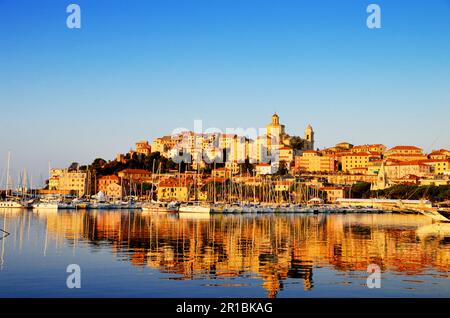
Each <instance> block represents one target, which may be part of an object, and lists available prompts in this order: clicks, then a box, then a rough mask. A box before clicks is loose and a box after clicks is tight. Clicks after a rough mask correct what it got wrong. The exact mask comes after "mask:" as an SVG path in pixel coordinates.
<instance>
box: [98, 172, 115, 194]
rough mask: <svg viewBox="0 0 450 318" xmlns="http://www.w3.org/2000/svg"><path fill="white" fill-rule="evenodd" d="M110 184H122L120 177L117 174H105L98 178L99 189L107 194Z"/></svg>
mask: <svg viewBox="0 0 450 318" xmlns="http://www.w3.org/2000/svg"><path fill="white" fill-rule="evenodd" d="M110 184H120V178H119V177H118V176H116V175H109V176H103V177H101V178H100V179H98V185H97V189H98V191H101V192H103V193H105V194H106V189H107V188H108V186H109V185H110Z"/></svg>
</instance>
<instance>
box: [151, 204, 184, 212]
mask: <svg viewBox="0 0 450 318" xmlns="http://www.w3.org/2000/svg"><path fill="white" fill-rule="evenodd" d="M142 211H143V212H177V211H178V206H177V205H176V203H172V202H170V203H167V202H149V203H144V204H143V205H142Z"/></svg>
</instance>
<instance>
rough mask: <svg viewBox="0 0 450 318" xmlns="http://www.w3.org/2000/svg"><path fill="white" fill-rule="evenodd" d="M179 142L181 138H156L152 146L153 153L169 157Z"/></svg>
mask: <svg viewBox="0 0 450 318" xmlns="http://www.w3.org/2000/svg"><path fill="white" fill-rule="evenodd" d="M178 142H179V136H175V135H174V136H163V137H160V138H156V139H155V140H154V141H153V143H152V145H151V149H152V150H153V152H159V153H160V154H161V155H162V156H166V157H167V156H168V153H169V151H170V150H171V149H172V148H174V147H175V146H176V145H177V143H178Z"/></svg>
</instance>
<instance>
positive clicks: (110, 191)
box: [103, 183, 125, 199]
mask: <svg viewBox="0 0 450 318" xmlns="http://www.w3.org/2000/svg"><path fill="white" fill-rule="evenodd" d="M103 193H104V194H106V196H108V197H110V198H113V199H120V198H122V197H123V196H124V195H125V191H124V187H123V186H122V185H121V184H118V183H110V184H108V186H107V187H106V189H105V192H103Z"/></svg>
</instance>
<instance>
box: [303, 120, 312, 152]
mask: <svg viewBox="0 0 450 318" xmlns="http://www.w3.org/2000/svg"><path fill="white" fill-rule="evenodd" d="M304 149H306V150H314V130H313V128H312V126H311V125H308V126H307V127H306V129H305V146H304Z"/></svg>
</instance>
